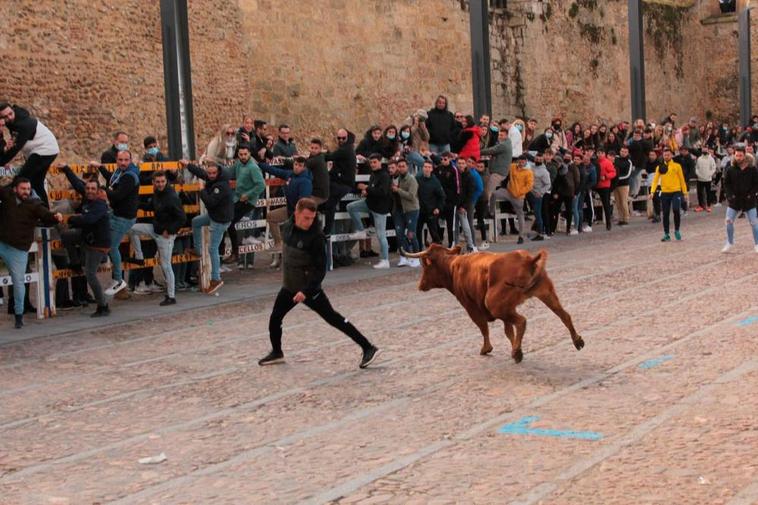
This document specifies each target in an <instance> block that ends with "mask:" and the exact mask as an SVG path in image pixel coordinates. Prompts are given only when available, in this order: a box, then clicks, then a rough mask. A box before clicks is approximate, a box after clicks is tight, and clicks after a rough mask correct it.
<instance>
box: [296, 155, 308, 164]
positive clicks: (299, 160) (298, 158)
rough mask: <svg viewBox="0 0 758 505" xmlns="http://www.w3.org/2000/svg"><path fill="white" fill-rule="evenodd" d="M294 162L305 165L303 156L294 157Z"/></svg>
mask: <svg viewBox="0 0 758 505" xmlns="http://www.w3.org/2000/svg"><path fill="white" fill-rule="evenodd" d="M294 161H295V163H305V161H306V159H305V156H295V159H294Z"/></svg>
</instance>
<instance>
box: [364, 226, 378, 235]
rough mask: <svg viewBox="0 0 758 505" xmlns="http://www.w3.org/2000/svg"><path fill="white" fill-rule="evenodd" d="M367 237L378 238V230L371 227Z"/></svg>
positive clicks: (367, 231)
mask: <svg viewBox="0 0 758 505" xmlns="http://www.w3.org/2000/svg"><path fill="white" fill-rule="evenodd" d="M366 236H367V237H375V236H376V228H374V227H373V226H370V227H369V228H368V229H367V230H366Z"/></svg>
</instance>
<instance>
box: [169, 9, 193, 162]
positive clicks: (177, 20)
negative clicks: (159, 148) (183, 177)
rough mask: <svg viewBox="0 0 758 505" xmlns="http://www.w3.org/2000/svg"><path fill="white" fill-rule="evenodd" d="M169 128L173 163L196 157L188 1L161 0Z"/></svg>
mask: <svg viewBox="0 0 758 505" xmlns="http://www.w3.org/2000/svg"><path fill="white" fill-rule="evenodd" d="M161 32H162V39H163V76H164V89H165V95H166V125H167V130H168V150H169V156H170V158H171V159H174V160H176V159H180V158H187V159H193V158H194V157H195V128H194V117H193V113H192V76H191V74H192V69H191V66H190V53H189V23H188V21H187V0H161Z"/></svg>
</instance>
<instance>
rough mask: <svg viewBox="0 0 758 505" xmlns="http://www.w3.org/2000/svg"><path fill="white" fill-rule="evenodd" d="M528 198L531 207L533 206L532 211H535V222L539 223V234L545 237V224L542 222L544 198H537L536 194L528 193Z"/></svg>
mask: <svg viewBox="0 0 758 505" xmlns="http://www.w3.org/2000/svg"><path fill="white" fill-rule="evenodd" d="M526 198H527V201H528V202H529V205H531V206H532V210H534V220H535V221H536V222H537V233H539V234H540V235H544V234H545V224H544V222H543V221H542V197H541V196H537V195H535V194H534V193H527V194H526Z"/></svg>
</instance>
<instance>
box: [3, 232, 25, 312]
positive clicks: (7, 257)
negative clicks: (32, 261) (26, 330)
mask: <svg viewBox="0 0 758 505" xmlns="http://www.w3.org/2000/svg"><path fill="white" fill-rule="evenodd" d="M0 258H2V259H3V261H4V262H5V266H7V267H8V270H9V271H10V273H11V282H12V283H13V311H14V312H15V314H16V315H17V316H20V315H23V313H24V290H25V288H24V275H25V274H26V262H27V260H28V259H29V252H28V251H22V250H21V249H16V248H15V247H13V246H10V245H8V244H6V243H5V242H0Z"/></svg>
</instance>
